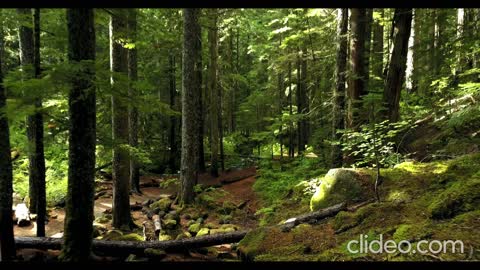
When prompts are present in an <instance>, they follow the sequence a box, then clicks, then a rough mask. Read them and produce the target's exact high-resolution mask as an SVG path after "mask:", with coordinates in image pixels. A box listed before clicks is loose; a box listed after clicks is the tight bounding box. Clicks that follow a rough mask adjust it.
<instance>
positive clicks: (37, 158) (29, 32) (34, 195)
mask: <svg viewBox="0 0 480 270" xmlns="http://www.w3.org/2000/svg"><path fill="white" fill-rule="evenodd" d="M17 11H18V15H19V16H20V24H21V25H20V30H19V36H20V37H19V46H20V64H21V66H22V70H23V75H24V79H26V80H28V79H31V78H34V77H35V76H37V74H36V73H37V71H38V73H39V68H40V62H39V61H40V59H39V58H38V57H37V58H38V60H37V62H38V70H37V67H36V62H35V60H36V59H35V46H34V33H33V29H32V28H31V27H29V26H28V25H31V23H32V22H34V21H33V16H32V10H31V9H29V8H19V9H18V10H17ZM38 56H39V55H38ZM39 90H40V89H39ZM29 95H33V96H34V97H33V98H31V97H29ZM40 96H41V95H40V94H39V93H35V94H32V93H25V97H26V99H27V104H29V105H32V106H34V107H35V113H33V114H32V115H28V116H27V139H28V144H29V151H28V159H29V167H28V172H29V197H30V202H29V205H28V207H29V209H30V212H31V213H37V207H38V205H37V204H38V200H39V198H38V196H39V194H38V187H39V185H42V183H43V185H45V184H44V183H45V154H44V149H43V148H44V147H43V116H42V113H41V110H42V100H41V98H40ZM42 204H43V203H42ZM40 230H41V229H40Z"/></svg>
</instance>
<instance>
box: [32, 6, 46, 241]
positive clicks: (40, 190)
mask: <svg viewBox="0 0 480 270" xmlns="http://www.w3.org/2000/svg"><path fill="white" fill-rule="evenodd" d="M33 66H34V73H35V78H40V73H41V70H40V9H39V8H34V9H33ZM35 107H36V108H37V109H41V108H42V101H41V99H37V100H35ZM34 122H35V135H34V137H35V144H36V145H35V150H36V151H35V152H36V154H35V155H36V157H37V158H36V162H37V166H36V167H37V169H38V171H39V172H40V173H39V177H38V179H37V181H36V182H35V185H36V186H35V189H36V193H37V209H36V213H37V220H36V223H37V236H38V237H43V236H45V216H46V215H47V195H46V191H45V157H44V150H43V116H42V114H41V113H40V112H37V113H35V115H34Z"/></svg>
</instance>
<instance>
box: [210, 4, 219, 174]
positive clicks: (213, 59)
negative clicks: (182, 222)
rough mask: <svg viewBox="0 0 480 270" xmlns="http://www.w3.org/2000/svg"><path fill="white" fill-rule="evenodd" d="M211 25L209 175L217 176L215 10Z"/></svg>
mask: <svg viewBox="0 0 480 270" xmlns="http://www.w3.org/2000/svg"><path fill="white" fill-rule="evenodd" d="M209 16H210V20H211V24H210V27H209V29H208V44H209V52H210V62H209V65H208V69H209V70H208V91H209V93H210V106H209V108H210V134H211V137H210V138H211V140H210V151H211V153H212V154H211V165H210V174H211V175H212V176H215V177H217V176H218V146H219V129H218V128H219V122H218V118H219V117H218V114H219V113H220V112H219V98H218V94H219V90H218V85H217V79H218V77H217V76H218V62H217V61H218V30H217V19H218V11H217V9H211V11H210V14H209Z"/></svg>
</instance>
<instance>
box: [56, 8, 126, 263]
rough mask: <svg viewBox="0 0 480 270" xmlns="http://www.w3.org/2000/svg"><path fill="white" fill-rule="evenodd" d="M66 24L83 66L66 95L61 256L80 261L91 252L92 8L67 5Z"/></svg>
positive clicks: (75, 59)
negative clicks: (66, 150)
mask: <svg viewBox="0 0 480 270" xmlns="http://www.w3.org/2000/svg"><path fill="white" fill-rule="evenodd" d="M67 26H68V59H69V62H70V63H71V64H75V65H81V66H82V68H81V69H79V70H78V72H77V74H75V76H72V79H73V81H72V84H71V89H70V93H69V98H68V103H69V116H70V130H69V158H68V191H67V200H66V208H65V209H66V213H65V228H64V231H65V233H64V241H63V248H62V255H61V259H62V260H64V261H75V262H80V261H84V260H86V259H88V258H89V257H90V254H91V249H92V248H91V247H92V233H93V226H92V223H93V219H94V215H93V204H94V192H95V143H96V104H95V99H96V95H95V85H94V80H95V63H94V61H95V26H94V12H93V9H77V8H75V9H68V10H67ZM76 70H77V69H76ZM128 209H129V208H128Z"/></svg>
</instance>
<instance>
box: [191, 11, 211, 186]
mask: <svg viewBox="0 0 480 270" xmlns="http://www.w3.org/2000/svg"><path fill="white" fill-rule="evenodd" d="M197 16H198V17H199V16H200V14H198V15H197ZM198 27H200V25H199V26H198ZM195 31H198V35H199V36H198V38H197V37H195V39H194V40H193V41H194V42H195V47H194V48H196V49H195V50H198V51H199V52H198V56H196V58H195V59H194V61H195V71H196V72H195V80H196V83H195V85H198V87H199V89H198V91H199V94H198V100H196V101H195V104H196V105H195V106H196V108H197V109H196V113H195V114H196V115H197V120H196V121H195V124H196V125H197V128H196V129H197V130H198V132H197V135H196V136H197V138H196V141H195V149H196V150H195V151H196V154H195V168H196V169H195V170H196V173H197V174H198V173H200V172H205V171H206V168H205V149H204V145H203V139H204V135H205V127H204V123H205V121H206V120H205V115H206V106H205V104H207V103H206V102H205V98H206V96H207V88H208V87H207V86H205V88H202V78H203V76H202V70H203V63H202V30H201V28H199V30H198V29H197V26H195ZM207 83H208V82H207ZM207 83H206V84H207ZM197 181H198V177H195V184H197Z"/></svg>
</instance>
